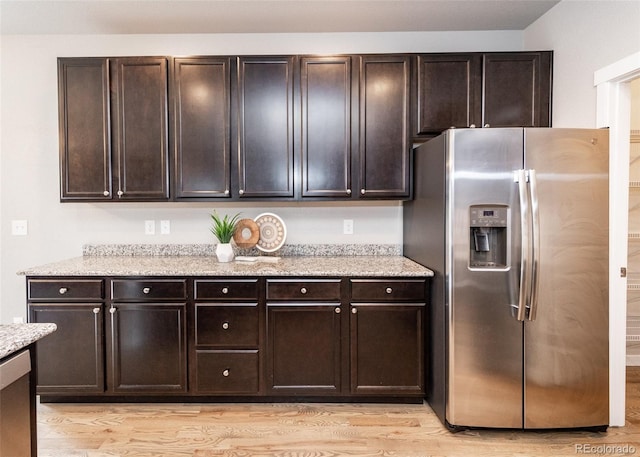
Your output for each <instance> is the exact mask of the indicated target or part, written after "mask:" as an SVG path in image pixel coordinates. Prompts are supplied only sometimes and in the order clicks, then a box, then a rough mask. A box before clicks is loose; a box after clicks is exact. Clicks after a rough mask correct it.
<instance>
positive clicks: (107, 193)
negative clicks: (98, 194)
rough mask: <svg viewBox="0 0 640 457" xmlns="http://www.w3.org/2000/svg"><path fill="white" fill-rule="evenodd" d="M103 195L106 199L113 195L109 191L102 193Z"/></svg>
mask: <svg viewBox="0 0 640 457" xmlns="http://www.w3.org/2000/svg"><path fill="white" fill-rule="evenodd" d="M102 195H104V196H105V197H108V196H109V195H111V192H109V191H108V190H105V191H104V192H102Z"/></svg>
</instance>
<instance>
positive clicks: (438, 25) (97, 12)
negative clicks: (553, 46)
mask: <svg viewBox="0 0 640 457" xmlns="http://www.w3.org/2000/svg"><path fill="white" fill-rule="evenodd" d="M557 3H559V0H380V1H376V0H208V1H204V0H201V1H191V0H167V1H158V0H138V1H123V0H110V1H104V0H77V1H61V0H35V1H34V0H0V31H1V32H2V34H162V33H172V34H185V33H252V32H254V33H304V32H314V33H322V32H405V31H407V32H408V31H445V30H447V31H471V30H524V29H525V28H526V27H527V26H529V25H530V24H531V23H533V22H534V21H535V20H536V19H538V18H539V17H540V16H542V15H543V14H544V13H545V12H547V11H548V10H549V9H551V8H552V7H553V6H554V5H556V4H557Z"/></svg>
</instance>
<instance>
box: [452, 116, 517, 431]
mask: <svg viewBox="0 0 640 457" xmlns="http://www.w3.org/2000/svg"><path fill="white" fill-rule="evenodd" d="M522 132H523V130H522V129H464V130H450V131H449V132H448V135H449V142H448V154H449V156H448V158H447V160H448V164H449V167H450V173H449V182H448V183H447V189H448V191H447V192H448V196H449V198H448V200H447V222H446V223H447V239H448V241H447V246H448V251H447V256H448V258H447V266H446V278H447V279H446V282H447V285H446V287H447V303H446V305H447V307H448V308H447V309H448V317H449V320H448V322H449V325H448V332H449V337H448V338H449V346H448V347H449V350H448V371H447V372H448V377H449V379H448V394H447V405H446V411H447V414H446V416H447V417H446V418H447V422H448V423H449V424H450V425H452V426H459V427H465V426H474V427H500V428H521V427H522V362H523V361H522V328H523V324H522V323H521V322H519V321H517V320H516V319H515V318H514V317H513V306H514V305H516V304H517V302H518V281H519V274H520V249H521V246H520V243H519V241H518V240H519V238H520V227H519V219H520V211H519V202H518V192H517V190H518V185H517V184H516V183H514V171H516V170H519V169H521V168H522V166H523V163H522V160H523V150H522ZM472 208H475V209H480V210H482V208H488V209H487V211H488V212H489V214H490V215H493V214H494V213H492V211H494V209H493V208H496V209H497V210H496V213H495V214H499V213H503V214H505V215H506V219H507V223H506V228H505V230H506V235H507V236H506V255H505V256H491V255H490V254H491V252H490V251H485V250H486V249H487V248H490V249H493V246H492V245H491V244H490V243H485V241H484V239H482V237H481V238H480V239H478V237H477V236H474V232H473V228H472V226H473V223H472V219H473V218H474V217H475V214H477V213H474V212H472V211H471V210H470V209H472ZM476 225H478V224H477V223H476ZM475 254H478V256H477V258H478V259H480V260H482V259H483V258H486V259H490V260H492V261H491V262H488V263H487V265H486V266H483V264H482V262H480V263H477V264H475V263H474V262H470V258H472V257H474V256H475ZM485 254H486V255H485ZM493 260H497V262H493ZM494 263H495V264H494Z"/></svg>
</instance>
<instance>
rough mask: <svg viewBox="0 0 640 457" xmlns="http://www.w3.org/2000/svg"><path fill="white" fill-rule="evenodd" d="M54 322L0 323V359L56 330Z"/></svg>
mask: <svg viewBox="0 0 640 457" xmlns="http://www.w3.org/2000/svg"><path fill="white" fill-rule="evenodd" d="M56 328H57V327H56V324H7V325H0V359H2V358H4V357H7V356H9V355H11V354H13V353H14V352H17V351H19V350H20V349H23V348H26V347H27V346H29V345H30V344H31V343H35V342H36V341H38V340H40V339H42V338H44V337H45V336H47V335H49V334H50V333H53V332H55V331H56Z"/></svg>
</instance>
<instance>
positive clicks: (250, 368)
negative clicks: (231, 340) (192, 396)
mask: <svg viewBox="0 0 640 457" xmlns="http://www.w3.org/2000/svg"><path fill="white" fill-rule="evenodd" d="M196 370H197V371H196V379H195V384H196V386H195V389H196V391H197V392H198V393H227V394H250V393H257V392H258V390H259V386H260V383H259V381H258V379H259V374H258V373H259V360H258V351H257V350H253V351H196Z"/></svg>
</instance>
